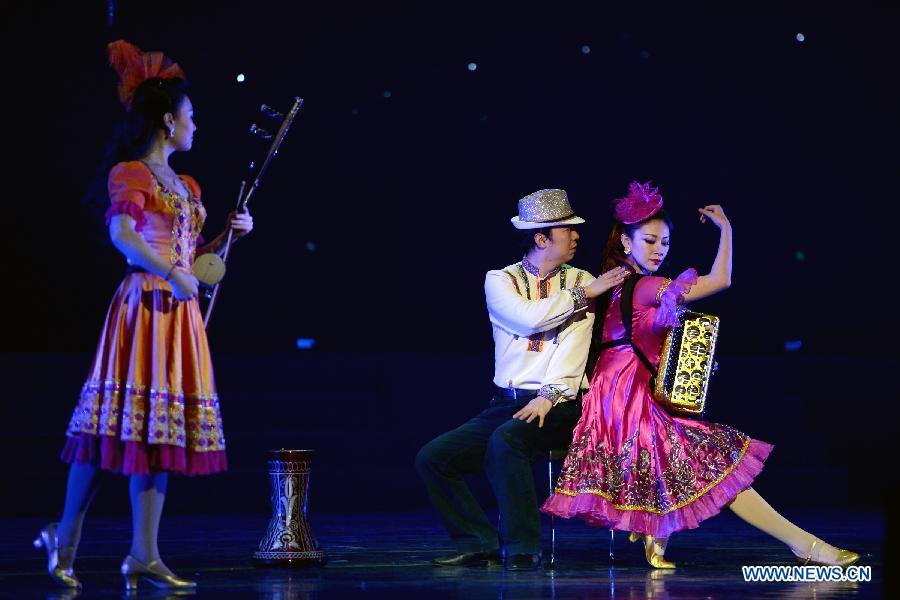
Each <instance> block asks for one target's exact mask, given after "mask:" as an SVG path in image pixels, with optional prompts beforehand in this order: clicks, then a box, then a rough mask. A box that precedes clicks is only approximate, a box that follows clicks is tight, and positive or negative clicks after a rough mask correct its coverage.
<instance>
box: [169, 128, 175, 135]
mask: <svg viewBox="0 0 900 600" xmlns="http://www.w3.org/2000/svg"><path fill="white" fill-rule="evenodd" d="M169 137H175V129H174V128H173V127H169Z"/></svg>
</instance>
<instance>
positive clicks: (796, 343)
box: [784, 340, 803, 352]
mask: <svg viewBox="0 0 900 600" xmlns="http://www.w3.org/2000/svg"><path fill="white" fill-rule="evenodd" d="M802 347H803V340H787V341H786V342H785V343H784V351H785V352H796V351H797V350H800V349H801V348H802Z"/></svg>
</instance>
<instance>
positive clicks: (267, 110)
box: [259, 104, 284, 119]
mask: <svg viewBox="0 0 900 600" xmlns="http://www.w3.org/2000/svg"><path fill="white" fill-rule="evenodd" d="M259 112H261V113H263V114H264V115H266V116H267V117H271V118H273V119H284V114H282V113H280V112H278V111H277V110H275V109H274V108H272V107H271V106H269V105H268V104H263V105H262V106H260V107H259Z"/></svg>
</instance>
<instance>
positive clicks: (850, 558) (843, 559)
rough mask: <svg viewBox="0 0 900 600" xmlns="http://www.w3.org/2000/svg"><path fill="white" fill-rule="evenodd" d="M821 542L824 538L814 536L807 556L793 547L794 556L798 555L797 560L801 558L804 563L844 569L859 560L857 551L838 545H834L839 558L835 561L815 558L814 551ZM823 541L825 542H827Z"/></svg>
mask: <svg viewBox="0 0 900 600" xmlns="http://www.w3.org/2000/svg"><path fill="white" fill-rule="evenodd" d="M819 542H822V540H820V539H819V538H813V543H812V545H811V546H810V547H809V552H807V553H806V556H803V555H802V554H797V552H796V551H794V549H793V548H791V552H793V553H794V556H796V557H797V560H799V561H800V562H801V563H803V564H804V565H816V566H820V567H841V568H843V569H846V568H847V567H849V566H850V565H852V564H853V563H855V562H856V561H858V560H859V554H857V553H856V552H851V551H850V550H844V549H843V548H838V547H837V546H835V547H834V549H835V550H837V558H836V559H835V560H834V562H828V561H819V560H813V558H812V557H813V551H814V550H815V549H816V544H818V543H819ZM822 543H823V544H824V543H825V542H822Z"/></svg>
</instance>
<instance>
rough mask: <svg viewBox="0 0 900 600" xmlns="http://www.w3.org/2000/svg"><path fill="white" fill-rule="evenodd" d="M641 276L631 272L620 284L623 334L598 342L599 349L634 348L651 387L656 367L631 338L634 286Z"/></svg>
mask: <svg viewBox="0 0 900 600" xmlns="http://www.w3.org/2000/svg"><path fill="white" fill-rule="evenodd" d="M641 277H643V275H638V274H633V275H632V276H631V277H629V278H628V279H626V280H625V283H624V284H623V285H622V297H621V299H620V300H619V308H620V309H621V311H622V326H623V327H624V328H625V335H624V337H621V338H619V339H617V340H610V341H608V342H604V343H602V344H600V346H599V349H600V350H601V351H603V350H605V349H606V348H613V347H614V346H631V349H632V350H634V353H635V355H636V356H637V357H638V358H639V359H640V360H641V362H642V363H644V366H645V367H647V370H648V371H650V377H651V379H650V381H651V388H652V387H653V379H654V378H655V377H656V367H654V366H653V363H652V362H650V359H649V358H647V355H646V354H644V352H643V351H642V350H641V349H640V348H638V347H637V345H636V344H635V343H634V340H633V339H632V329H633V325H634V288H635V286H636V285H637V282H638V280H639V279H640V278H641Z"/></svg>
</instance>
